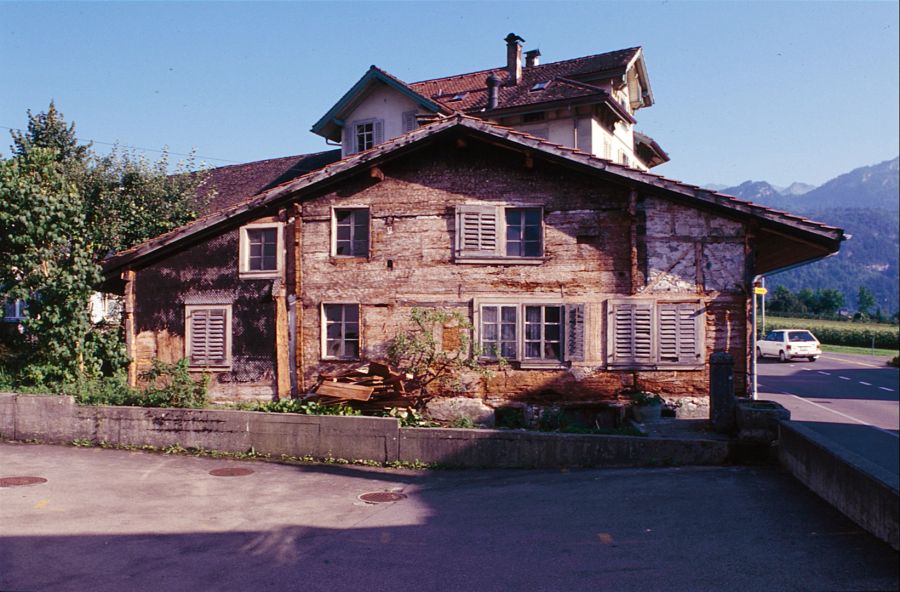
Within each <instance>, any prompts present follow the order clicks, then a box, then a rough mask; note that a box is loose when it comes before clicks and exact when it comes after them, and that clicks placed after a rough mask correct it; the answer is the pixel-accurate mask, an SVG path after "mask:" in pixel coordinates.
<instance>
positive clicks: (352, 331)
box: [322, 304, 359, 360]
mask: <svg viewBox="0 0 900 592" xmlns="http://www.w3.org/2000/svg"><path fill="white" fill-rule="evenodd" d="M322 320H323V325H324V332H323V333H324V335H323V339H322V342H323V345H324V347H325V351H324V354H323V356H322V357H323V358H326V359H334V360H356V359H359V305H358V304H323V305H322Z"/></svg>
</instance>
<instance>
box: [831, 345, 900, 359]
mask: <svg viewBox="0 0 900 592" xmlns="http://www.w3.org/2000/svg"><path fill="white" fill-rule="evenodd" d="M822 351H823V352H830V353H833V354H864V355H867V356H884V357H886V358H891V357H893V356H896V355H897V353H898V352H897V350H895V349H882V348H877V347H876V348H875V350H874V352H873V350H872V348H871V347H852V346H849V345H826V344H822Z"/></svg>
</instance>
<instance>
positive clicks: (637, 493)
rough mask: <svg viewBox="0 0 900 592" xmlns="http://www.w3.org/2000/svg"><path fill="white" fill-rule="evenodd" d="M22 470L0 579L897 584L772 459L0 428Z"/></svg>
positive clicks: (139, 585)
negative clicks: (626, 463)
mask: <svg viewBox="0 0 900 592" xmlns="http://www.w3.org/2000/svg"><path fill="white" fill-rule="evenodd" d="M221 469H226V470H225V471H224V472H225V473H226V475H227V474H228V473H235V472H237V473H242V472H243V473H246V472H247V471H246V470H244V469H249V470H250V471H251V472H250V473H249V474H243V475H231V476H215V475H214V474H211V471H213V472H222V471H220V470H221ZM234 469H238V470H237V471H235V470H234ZM16 476H18V477H22V476H33V477H40V478H42V479H46V481H45V482H41V483H36V484H32V485H22V486H12V487H0V590H3V591H31V590H42V591H43V590H47V591H53V590H78V591H88V590H90V591H104V590H115V591H123V590H160V591H162V590H165V591H176V590H185V591H187V590H191V591H198V590H217V591H222V590H293V589H298V590H305V591H315V590H330V591H340V590H366V591H373V592H374V591H380V590H385V591H387V590H392V591H402V590H430V591H437V590H477V591H490V590H498V591H500V590H567V591H568V590H572V591H576V590H615V591H619V590H622V591H627V590H767V591H771V590H896V589H897V588H898V585H900V578H898V554H897V553H896V552H894V551H893V550H891V549H890V547H888V546H887V545H885V544H883V543H881V542H879V541H877V540H876V539H874V538H873V537H871V536H870V535H868V534H867V533H865V532H864V531H862V530H860V529H859V528H857V527H856V526H855V525H853V524H852V523H850V522H849V521H848V520H846V519H845V518H844V517H843V516H841V515H840V514H838V513H837V512H836V511H835V510H833V509H832V508H831V507H830V506H828V505H827V504H825V503H824V502H822V501H821V500H819V499H818V498H817V497H815V496H814V495H813V494H812V493H810V492H809V491H807V490H806V489H804V488H803V486H801V485H800V484H798V483H797V482H796V481H794V480H793V479H792V478H791V477H789V476H788V475H786V474H784V473H782V472H781V471H780V470H778V469H777V468H774V467H703V468H699V467H698V468H666V469H601V470H581V471H571V472H565V471H562V472H561V471H521V470H506V471H474V470H473V471H431V472H422V471H408V470H386V469H377V468H370V467H354V466H332V465H298V466H292V465H281V464H275V463H266V462H238V461H231V460H214V459H206V458H193V457H187V456H170V455H163V454H152V453H143V452H127V451H115V450H102V449H97V448H91V449H80V448H72V447H64V446H43V445H34V444H11V443H4V444H0V478H6V477H16ZM367 493H376V494H379V495H378V496H376V497H380V498H392V497H393V498H398V497H399V499H398V500H397V501H386V502H383V503H367V502H365V501H362V500H361V499H359V496H360V495H363V494H367ZM392 494H399V495H392ZM404 496H405V497H404Z"/></svg>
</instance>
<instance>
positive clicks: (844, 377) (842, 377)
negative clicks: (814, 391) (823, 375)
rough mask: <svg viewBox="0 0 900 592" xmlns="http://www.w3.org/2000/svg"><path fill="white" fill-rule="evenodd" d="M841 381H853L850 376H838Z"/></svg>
mask: <svg viewBox="0 0 900 592" xmlns="http://www.w3.org/2000/svg"><path fill="white" fill-rule="evenodd" d="M838 378H840V379H841V380H852V378H850V377H849V376H838Z"/></svg>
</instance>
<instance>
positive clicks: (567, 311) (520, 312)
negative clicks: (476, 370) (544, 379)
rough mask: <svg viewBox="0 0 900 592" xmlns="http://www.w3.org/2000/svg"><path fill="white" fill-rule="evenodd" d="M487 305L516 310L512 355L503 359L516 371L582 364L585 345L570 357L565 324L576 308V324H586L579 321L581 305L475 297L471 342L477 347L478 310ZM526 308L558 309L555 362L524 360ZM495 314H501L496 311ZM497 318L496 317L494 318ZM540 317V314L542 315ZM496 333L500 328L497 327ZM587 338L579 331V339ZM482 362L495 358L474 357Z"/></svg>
mask: <svg viewBox="0 0 900 592" xmlns="http://www.w3.org/2000/svg"><path fill="white" fill-rule="evenodd" d="M487 306H496V307H498V309H499V308H500V307H503V306H514V307H515V308H516V355H515V358H511V359H507V360H506V361H508V362H512V363H514V364H515V365H516V367H517V368H520V369H523V370H527V369H543V370H546V369H551V370H552V369H560V368H568V367H569V366H570V364H571V363H572V362H582V361H584V350H585V349H586V347H587V344H586V343H584V342H582V344H581V351H580V352H579V353H577V354H576V355H574V356H573V355H572V354H570V352H569V341H570V338H571V334H570V332H571V331H572V328H571V326H570V323H569V315H574V314H576V313H575V312H573V311H574V309H575V308H576V307H580V309H581V311H582V312H580V313H577V314H578V315H580V317H581V318H580V319H579V322H580V323H583V326H587V325H586V320H585V319H584V318H583V315H584V313H583V310H584V308H585V305H584V303H572V302H563V301H561V300H554V299H548V298H529V297H523V298H516V297H499V298H478V299H475V300H474V301H473V306H472V309H473V323H472V324H473V326H474V333H475V339H474V343H476V344H477V345H478V347H479V348H481V347H482V344H483V342H482V336H481V332H482V314H483V313H482V309H483V308H484V307H487ZM527 306H541V307H546V306H553V307H559V308H560V342H559V343H560V358H559V359H558V360H546V359H540V358H526V357H525V307H527ZM498 314H502V313H501V312H500V311H499V310H498ZM498 318H500V317H498ZM542 318H543V313H542ZM498 330H500V328H499V327H498ZM586 339H587V333H585V332H584V329H582V340H586ZM478 359H479V360H480V361H482V362H488V363H491V362H496V361H497V358H496V357H491V356H486V355H484V352H482V354H481V355H480V356H479V358H478Z"/></svg>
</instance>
